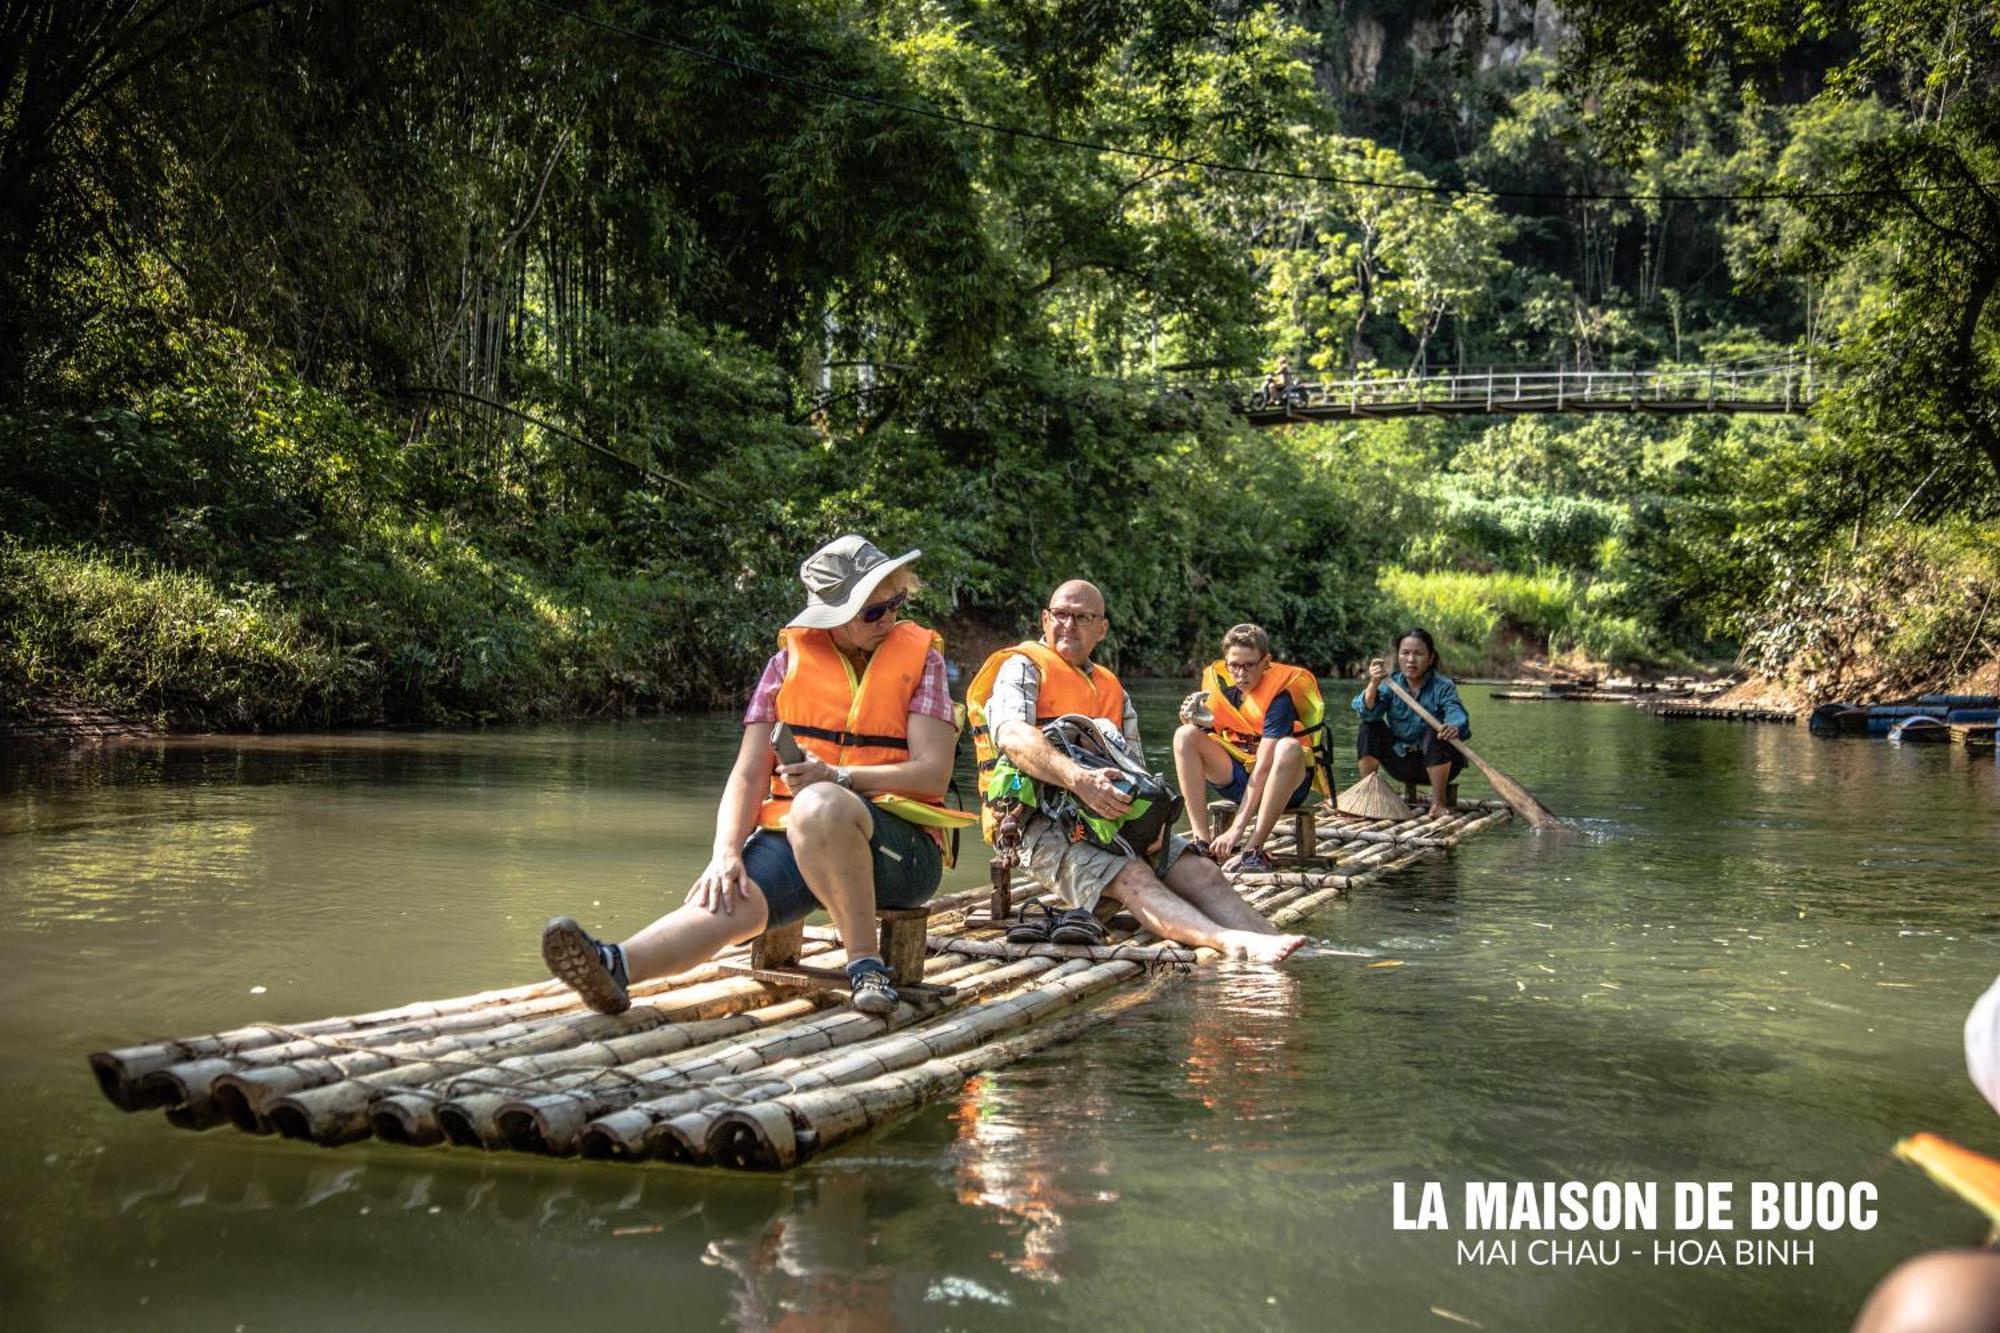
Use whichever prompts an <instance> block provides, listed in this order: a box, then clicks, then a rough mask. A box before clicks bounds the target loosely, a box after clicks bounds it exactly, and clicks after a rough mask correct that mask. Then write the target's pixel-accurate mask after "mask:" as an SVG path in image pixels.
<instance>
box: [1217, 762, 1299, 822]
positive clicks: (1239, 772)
mask: <svg viewBox="0 0 2000 1333" xmlns="http://www.w3.org/2000/svg"><path fill="white" fill-rule="evenodd" d="M1209 785H1210V786H1212V787H1213V786H1215V784H1214V783H1210V784H1209ZM1312 785H1313V775H1312V771H1311V770H1310V769H1308V770H1307V771H1306V775H1305V777H1304V778H1303V779H1301V780H1300V782H1299V789H1298V790H1297V791H1295V792H1293V793H1292V799H1291V800H1289V801H1286V802H1285V808H1286V809H1287V810H1289V809H1291V808H1292V807H1293V806H1295V805H1304V804H1305V802H1306V798H1307V797H1309V796H1311V795H1312ZM1248 790H1250V770H1249V769H1247V768H1245V767H1243V761H1242V760H1240V759H1238V758H1237V757H1236V756H1235V755H1233V754H1232V755H1230V756H1229V781H1227V782H1225V783H1223V784H1222V785H1221V786H1220V787H1216V788H1215V794H1216V795H1217V796H1220V797H1221V798H1222V799H1223V800H1225V801H1235V802H1237V803H1238V804H1241V803H1242V801H1243V793H1244V792H1246V791H1248Z"/></svg>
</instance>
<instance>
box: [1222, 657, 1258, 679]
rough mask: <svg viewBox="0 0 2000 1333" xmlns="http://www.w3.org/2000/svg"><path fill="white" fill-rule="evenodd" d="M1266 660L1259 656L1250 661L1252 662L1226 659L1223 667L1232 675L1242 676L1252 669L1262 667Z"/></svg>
mask: <svg viewBox="0 0 2000 1333" xmlns="http://www.w3.org/2000/svg"><path fill="white" fill-rule="evenodd" d="M1264 661H1265V659H1263V658H1261V657H1259V658H1257V659H1255V660H1254V661H1250V662H1231V661H1227V660H1225V661H1224V662H1223V664H1222V666H1223V669H1224V670H1225V671H1227V672H1228V673H1229V674H1230V675H1232V676H1242V675H1247V674H1248V673H1249V672H1251V671H1254V670H1256V669H1257V668H1258V667H1261V666H1263V665H1264Z"/></svg>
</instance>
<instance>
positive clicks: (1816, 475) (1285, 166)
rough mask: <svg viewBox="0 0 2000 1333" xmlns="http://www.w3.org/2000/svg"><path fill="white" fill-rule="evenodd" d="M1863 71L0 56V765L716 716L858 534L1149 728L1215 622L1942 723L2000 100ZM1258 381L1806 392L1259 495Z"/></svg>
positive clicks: (1224, 46)
mask: <svg viewBox="0 0 2000 1333" xmlns="http://www.w3.org/2000/svg"><path fill="white" fill-rule="evenodd" d="M1627 8H1631V9H1632V10H1633V12H1632V13H1631V14H1627V13H1626V12H1625V10H1626V9H1627ZM1867 9H1868V12H1867V13H1866V14H1862V13H1856V14H1853V15H1848V14H1846V12H1845V11H1842V14H1841V15H1834V14H1832V13H1831V12H1828V13H1826V14H1822V13H1821V11H1819V10H1817V9H1815V10H1813V12H1812V14H1811V15H1810V16H1809V21H1808V22H1807V23H1806V24H1805V25H1804V27H1803V28H1802V29H1798V30H1792V29H1787V30H1786V31H1784V32H1775V31H1771V30H1768V29H1767V28H1766V27H1760V26H1758V21H1757V19H1756V14H1755V13H1753V12H1752V10H1754V7H1750V8H1749V9H1744V10H1742V12H1738V9H1737V8H1736V7H1732V6H1728V5H1725V6H1722V7H1720V8H1719V9H1717V10H1716V11H1715V12H1714V13H1713V14H1711V15H1708V16H1706V17H1702V18H1700V19H1691V18H1688V17H1686V16H1683V15H1680V14H1678V13H1677V12H1672V11H1660V12H1658V13H1655V12H1654V11H1651V10H1646V9H1645V7H1643V6H1625V5H1622V4H1618V3H1611V4H1576V5H1571V6H1566V7H1565V8H1564V10H1563V16H1562V18H1561V20H1560V21H1558V19H1557V17H1556V16H1555V15H1554V14H1553V13H1552V12H1551V11H1549V10H1548V8H1547V7H1546V6H1544V7H1541V8H1539V9H1537V8H1536V7H1533V6H1522V5H1518V4H1513V3H1502V4H1501V5H1499V6H1497V7H1494V8H1492V9H1491V10H1488V9H1486V8H1484V7H1481V8H1479V9H1477V10H1474V9H1472V8H1469V7H1462V6H1455V5H1451V4H1443V5H1440V6H1438V7H1436V8H1435V9H1432V10H1429V11H1425V10H1421V9H1419V10H1417V11H1411V10H1410V9H1409V8H1408V7H1406V6H1389V5H1386V4H1376V3H1373V2H1372V0H1352V2H1351V3H1347V4H1343V5H1307V6H1293V5H1255V4H1246V5H1240V6H1224V7H1220V8H1218V7H1216V6H1212V5H1207V4H1194V3H1173V4H1164V5H1145V6H1104V5H1072V4H1068V3H1063V2H1062V0H1047V2H1046V3H1034V4H1024V5H1007V6H988V5H983V4H930V3H925V4H914V3H911V4H890V5H886V6H878V7H876V8H875V9H874V10H873V11H871V12H870V13H869V14H866V15H864V14H861V13H860V12H858V11H855V12H850V11H844V10H837V9H835V8H831V7H828V6H824V5H819V4H812V3H799V2H798V0H756V2H754V3H750V4H738V5H730V6H715V5H701V4H695V5H688V6H677V7H675V8H674V9H673V10H672V11H671V12H668V11H662V10H658V9H655V8H651V7H646V6H639V5H632V4H625V3H622V0H606V2H604V3H596V4H575V3H557V2H556V0H549V2H548V3H541V2H540V0H473V3H462V4H452V5H441V4H434V3H425V2H423V0H413V3H409V4H405V5H399V6H393V7H390V8H388V9H383V8H381V7H367V8H364V9H361V10H354V11H351V12H350V11H349V10H344V9H341V8H340V7H325V6H303V5H294V4H289V3H284V0H272V2H270V3H251V4H248V5H243V4H223V3H214V2H211V0H168V2H167V3H164V4H158V5H138V4H133V3H130V2H129V0H76V2H73V3H63V4H56V3H39V2H28V0H24V2H23V3H20V4H12V5H4V6H0V50H7V51H12V52H18V53H19V54H18V57H17V58H15V59H13V60H11V61H10V62H6V63H0V310H4V311H5V314H4V315H3V316H0V520H4V521H0V713H12V714H32V713H33V712H34V711H35V710H36V709H37V708H38V707H42V706H45V705H46V704H48V703H50V702H51V701H53V702H59V703H83V704H88V705H91V706H94V707H100V708H106V709H110V710H112V711H115V712H119V713H123V714H126V715H131V716H139V717H148V718H158V719H162V720H166V721H169V722H172V723H176V724H180V725H195V726H217V727H265V726H270V727H319V726H334V725H351V724H366V723H376V722H402V721H439V720H478V719H508V718H522V717H537V716H543V717H546V716H571V715H579V714H590V713H596V712H603V711H615V710H622V709H627V708H632V707H644V706H679V705H692V704H703V703H711V702H719V701H723V700H726V699H728V698H730V697H731V696H733V695H734V694H735V693H736V692H737V691H738V690H740V689H741V688H742V686H743V683H744V682H745V681H746V680H747V679H748V678H749V675H750V673H751V672H752V670H753V669H754V665H755V663H756V661H757V660H758V659H759V658H760V657H761V655H762V654H764V653H765V652H767V651H768V648H769V638H770V632H771V627H772V626H773V625H775V624H776V623H779V621H780V620H781V619H782V615H781V613H782V612H784V611H785V610H787V609H788V608H789V606H790V603H791V602H792V600H793V599H794V597H795V595H796V594H795V586H796V585H795V583H794V581H793V571H794V568H795V565H796V562H797V560H798V559H799V557H800V556H801V554H802V553H803V552H805V551H806V550H808V549H810V548H811V547H812V546H813V545H814V544H815V543H816V542H818V541H819V540H821V539H823V538H825V537H827V536H829V535H832V534H834V533H836V532H838V531H842V530H848V529H853V530H859V531H862V532H866V533H869V534H871V535H873V536H875V537H876V539H877V540H879V541H881V542H883V543H884V544H885V545H891V546H895V547H897V548H898V549H901V548H903V547H906V546H912V545H917V546H922V547H923V548H924V549H925V551H926V559H925V562H924V571H925V576H926V579H927V581H928V583H929V588H928V590H927V592H926V594H925V602H924V605H923V607H922V608H921V609H922V611H923V613H924V614H925V615H926V616H928V617H929V618H931V619H932V620H934V621H937V622H941V623H944V624H947V625H949V626H952V627H954V628H963V629H966V630H968V631H970V632H971V635H972V637H975V638H976V637H981V636H989V637H990V636H992V635H996V634H1002V635H1004V634H1012V633H1014V632H1017V631H1018V630H1019V629H1020V628H1024V627H1026V626H1027V625H1028V624H1030V623H1031V619H1032V613H1033V610H1034V608H1035V607H1036V606H1037V605H1038V599H1039V598H1041V597H1042V596H1044V595H1045V594H1046V591H1047V587H1048V585H1050V584H1051V583H1052V582H1053V581H1055V580H1056V579H1058V578H1060V577H1064V576H1067V575H1071V574H1085V575H1088V576H1090V577H1093V578H1095V579H1096V580H1097V581H1099V582H1100V583H1101V584H1102V585H1103V586H1104V587H1105V588H1106V590H1107V592H1108V593H1109V595H1110V598H1111V607H1112V612H1113V619H1114V631H1113V632H1114V638H1113V640H1112V641H1111V644H1110V647H1111V649H1112V650H1113V652H1114V653H1115V657H1116V660H1117V661H1118V663H1119V664H1120V665H1121V667H1123V668H1124V669H1126V670H1128V671H1132V670H1139V671H1144V670H1162V671H1179V670H1182V669H1184V668H1185V667H1186V666H1187V665H1188V664H1189V663H1191V662H1193V661H1195V660H1197V659H1199V658H1201V657H1202V656H1204V654H1205V653H1206V652H1207V651H1208V650H1209V648H1210V646H1211V645H1212V643H1213V641H1214V640H1215V638H1216V637H1217V636H1218V635H1219V632H1220V630H1221V629H1222V628H1223V627H1225V626H1227V625H1228V624H1230V623H1233V622H1234V621H1236V620H1239V619H1242V618H1245V617H1246V616H1251V617H1254V618H1256V619H1259V620H1261V621H1263V622H1264V623H1265V624H1267V625H1269V626H1270V627H1271V628H1272V629H1273V631H1274V633H1275V635H1276V637H1277V639H1278V641H1279V645H1280V648H1281V651H1283V652H1285V653H1286V654H1288V655H1291V656H1293V657H1296V658H1298V659H1300V660H1304V661H1307V662H1310V663H1312V664H1314V665H1315V666H1317V667H1319V668H1321V669H1323V670H1332V669H1341V668H1350V669H1351V668H1352V667H1354V666H1355V665H1356V664H1357V663H1358V662H1360V661H1361V660H1363V659H1365V657H1367V656H1368V655H1370V654H1371V653H1374V652H1376V651H1379V649H1380V646H1381V645H1382V644H1383V642H1384V641H1385V638H1386V636H1387V634H1388V633H1389V631H1390V629H1391V627H1392V626H1393V625H1395V624H1396V623H1398V622H1405V621H1409V620H1421V621H1424V622H1426V623H1430V624H1432V625H1434V626H1435V627H1436V628H1437V629H1438V630H1439V632H1440V637H1441V640H1442V642H1443V643H1444V645H1445V647H1446V654H1447V656H1446V660H1447V662H1448V663H1449V664H1450V665H1451V667H1452V668H1453V669H1454V670H1458V671H1461V672H1463V671H1471V670H1493V671H1504V670H1507V669H1509V668H1510V667H1511V666H1512V664H1513V663H1514V662H1516V661H1517V660H1519V658H1521V657H1522V656H1524V655H1527V654H1531V653H1542V652H1571V653H1575V654H1579V655H1581V656H1583V657H1587V658H1589V659H1593V660H1597V661H1601V662H1605V663H1607V664H1611V665H1615V666H1620V667H1623V666H1647V665H1651V666H1655V667H1660V666H1669V665H1679V664H1684V663H1687V662H1689V661H1692V660H1696V659H1707V660H1713V659H1717V658H1732V657H1734V658H1739V659H1740V660H1741V661H1742V662H1743V663H1744V665H1746V666H1747V667H1750V668H1753V669H1756V670H1759V671H1763V672H1765V673H1767V674H1769V675H1771V676H1773V677H1778V678H1785V679H1789V680H1793V681H1796V682H1798V683H1799V684H1800V685H1801V686H1802V687H1803V688H1805V689H1808V690H1810V691H1814V692H1819V693H1832V692H1842V691H1845V692H1848V693H1854V692H1864V691H1895V690H1900V689H1905V688H1909V687H1912V686H1916V685H1922V684H1934V683H1946V682H1947V681H1948V679H1949V678H1950V677H1952V676H1953V675H1954V674H1955V673H1959V672H1962V671H1964V670H1968V669H1970V668H1972V667H1974V666H1977V665H1979V664H1981V663H1983V662H1985V661H1987V660H1989V659H1991V658H1992V657H1993V656H1994V655H1995V654H1996V652H2000V612H1996V611H1995V609H1994V608H1991V607H1990V606H1989V604H1988V603H1989V602H1990V600H1991V599H1990V596H1989V594H1990V591H1991V589H1992V588H1993V587H1995V586H1996V584H2000V524H1996V520H1995V512H1996V511H1995V500H1996V498H2000V485H1996V476H2000V449H1996V448H1994V447H1993V441H1994V440H1995V439H2000V433H1996V422H1995V414H1996V411H2000V409H1996V408H1995V406H1994V404H1995V403H1996V402H2000V397H1997V396H1996V395H1995V393H1994V392H1993V390H1994V389H1995V388H1996V387H2000V386H1996V384H1995V366H1996V358H1995V340H1994V325H1993V316H1992V313H1991V302H1990V300H1989V298H1990V296H1991V293H1992V291H1993V289H1994V287H1995V286H1996V285H2000V186H1995V185H1993V184H1992V182H1994V181H1996V180H2000V147H1996V145H2000V133H1996V129H1995V127H1996V125H2000V110H1996V106H2000V99H1996V95H1995V93H1994V92H1993V89H1994V88H1995V87H1996V86H2000V84H1996V81H1995V79H1994V77H1993V75H1994V74H1995V72H1996V63H1997V62H1996V50H2000V48H1996V44H1995V39H1994V38H1993V36H1992V34H1993V31H1994V24H1993V21H1992V20H1993V14H1992V12H1991V11H1990V6H1980V5H1956V6H1954V5H1944V6H1925V7H1918V6H1914V5H1889V4H1887V3H1886V0H1873V3H1872V5H1871V6H1870V7H1867ZM1641 10H1644V11H1645V12H1643V13H1641V12H1639V11H1641ZM1877 11H1880V12H1879V13H1878V12H1877ZM1891 18H1893V19H1895V20H1896V21H1895V22H1894V23H1888V22H1886V20H1887V19H1891ZM1697 22H1698V23H1699V24H1701V25H1704V26H1702V27H1701V28H1700V30H1694V29H1691V28H1688V27H1687V26H1686V25H1688V24H1692V23H1697ZM1675 25H1681V26H1675ZM1631 33H1640V34H1642V35H1643V36H1644V38H1645V40H1644V41H1641V40H1639V39H1638V38H1632V39H1631V40H1627V37H1628V36H1629V34H1631ZM1648 43H1650V45H1649V44H1648ZM1658 52H1668V53H1671V55H1672V58H1671V59H1667V58H1665V57H1661V58H1658V59H1654V58H1652V56H1653V54H1656V53H1658ZM1585 108H1588V110H1586V109H1585ZM995 127H1009V129H1012V130H1019V131H1021V132H1020V133H1013V132H1007V131H1006V130H1002V129H996V128H995ZM1079 145H1082V146H1079ZM1091 145H1097V146H1096V147H1092V146H1091ZM1113 150H1124V151H1113ZM1204 162H1207V163H1227V164H1235V165H1240V166H1247V167H1253V168H1257V169H1258V170H1259V171H1261V172H1262V173H1265V174H1251V173H1244V172H1234V171H1224V170H1217V169H1213V168H1211V167H1208V166H1203V165H1199V163H1204ZM1468 186H1473V187H1483V189H1485V190H1487V191H1501V192H1505V193H1502V194H1497V195H1496V194H1491V193H1465V192H1462V190H1463V187H1468ZM1854 191H1865V192H1866V193H1854ZM1801 192H1804V193H1801ZM1668 196H1672V197H1668ZM1280 355H1284V356H1288V357H1290V358H1291V360H1292V362H1293V364H1294V365H1295V366H1296V367H1298V368H1299V370H1300V372H1301V374H1303V375H1309V376H1312V377H1320V376H1329V377H1330V376H1339V375H1345V374H1349V373H1353V372H1355V371H1359V372H1360V373H1371V374H1372V373H1384V374H1386V373H1406V372H1412V373H1425V372H1437V371H1442V370H1452V369H1458V368H1464V367H1474V366H1485V365H1490V364H1516V363H1546V362H1562V363H1564V364H1568V365H1582V366H1588V367H1593V368H1614V367H1620V368H1622V367H1628V366H1633V365H1652V364H1660V363H1672V364H1683V365H1722V366H1732V365H1733V366H1740V365H1748V364H1755V363H1760V362H1769V361H1779V360H1786V359H1789V360H1790V361H1791V362H1792V363H1793V364H1795V365H1796V366H1797V367H1799V369H1800V371H1801V374H1803V371H1804V367H1805V366H1806V365H1807V364H1808V363H1810V364H1811V365H1812V367H1813V373H1814V374H1815V375H1816V376H1817V377H1818V382H1819V383H1820V384H1822V385H1831V386H1833V388H1832V389H1831V391H1830V392H1829V393H1827V394H1826V395H1825V396H1823V398H1822V399H1821V402H1820V405H1819V406H1818V408H1816V410H1815V412H1814V414H1813V415H1812V417H1811V418H1810V419H1799V418H1759V417H1748V416H1741V417H1726V416H1705V415H1698V416H1690V417H1674V418H1653V417H1645V416H1637V415H1622V414H1621V415H1617V416H1589V417H1586V416H1576V415H1568V416H1546V417H1521V418H1516V419H1487V418H1464V419H1450V420H1444V419H1437V418H1419V419H1410V420H1402V421H1374V422H1354V423H1338V424H1320V425H1314V426H1309V427H1292V428H1288V429H1284V430H1257V429H1254V428H1252V427H1250V426H1249V425H1248V424H1246V422H1245V421H1244V419H1243V418H1242V416H1241V415H1240V414H1239V413H1238V412H1237V411H1235V406H1236V404H1237V403H1238V401H1239V400H1240V399H1241V397H1242V396H1243V394H1244V392H1245V391H1246V390H1247V388H1248V387H1249V385H1250V384H1252V383H1254V381H1255V379H1256V378H1257V377H1259V376H1261V374H1262V373H1263V372H1264V371H1265V370H1266V369H1268V368H1269V367H1270V365H1271V364H1272V363H1273V362H1274V361H1275V359H1276V358H1277V357H1278V356H1280Z"/></svg>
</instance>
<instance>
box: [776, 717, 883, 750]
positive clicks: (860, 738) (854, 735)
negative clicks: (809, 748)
mask: <svg viewBox="0 0 2000 1333" xmlns="http://www.w3.org/2000/svg"><path fill="white" fill-rule="evenodd" d="M792 734H793V735H794V736H810V737H812V738H813V739H814V740H819V741H832V742H833V743H834V744H835V745H838V746H839V747H840V748H841V749H843V750H846V749H849V748H852V747H856V746H863V745H866V746H875V747H879V748H881V749H884V750H907V749H909V748H910V742H909V741H908V740H906V739H904V738H903V737H901V736H866V735H862V734H861V733H859V732H853V731H828V730H827V729H826V728H825V727H802V726H800V725H799V724H798V723H796V722H794V723H792Z"/></svg>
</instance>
